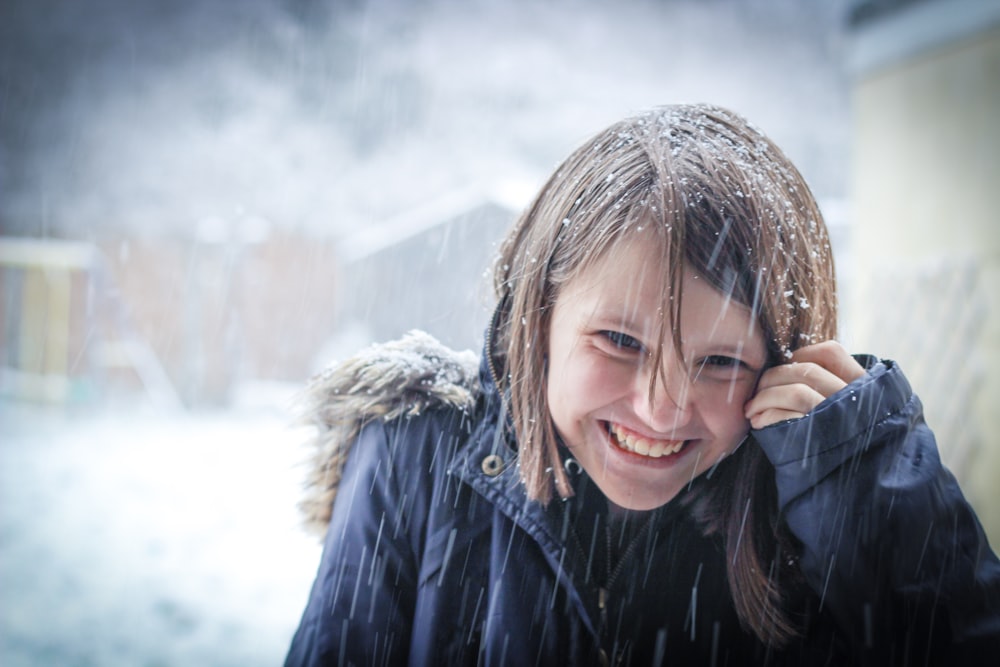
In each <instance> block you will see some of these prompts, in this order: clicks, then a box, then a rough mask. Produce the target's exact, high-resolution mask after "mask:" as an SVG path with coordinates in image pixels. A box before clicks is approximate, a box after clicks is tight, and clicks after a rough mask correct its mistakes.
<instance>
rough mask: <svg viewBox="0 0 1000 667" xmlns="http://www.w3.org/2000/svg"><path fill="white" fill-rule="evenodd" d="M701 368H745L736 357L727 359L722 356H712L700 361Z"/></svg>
mask: <svg viewBox="0 0 1000 667" xmlns="http://www.w3.org/2000/svg"><path fill="white" fill-rule="evenodd" d="M699 366H700V367H701V368H733V367H736V366H746V364H744V363H743V362H742V361H740V360H739V359H737V358H736V357H727V356H725V355H723V354H712V355H709V356H707V357H705V358H704V359H702V360H701V363H700V364H699Z"/></svg>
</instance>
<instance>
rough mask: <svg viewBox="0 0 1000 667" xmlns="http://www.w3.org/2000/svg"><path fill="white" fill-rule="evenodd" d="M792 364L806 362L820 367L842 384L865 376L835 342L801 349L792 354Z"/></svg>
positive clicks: (842, 347) (825, 342) (852, 359)
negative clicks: (838, 379)
mask: <svg viewBox="0 0 1000 667" xmlns="http://www.w3.org/2000/svg"><path fill="white" fill-rule="evenodd" d="M792 362H807V363H813V364H816V365H817V366H821V367H823V368H825V369H826V370H828V371H829V372H831V373H833V374H834V375H836V376H837V377H838V378H840V379H841V380H843V381H844V383H849V382H853V381H854V380H857V379H858V378H859V377H862V376H863V375H864V374H865V369H864V368H862V367H861V364H859V363H858V362H857V361H856V360H855V359H854V357H852V356H851V353H850V352H848V351H847V350H846V349H845V348H844V346H843V345H841V344H840V343H838V342H837V341H835V340H828V341H824V342H822V343H816V344H815V345H807V346H806V347H801V348H799V349H797V350H795V352H793V353H792Z"/></svg>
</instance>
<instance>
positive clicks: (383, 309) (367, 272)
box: [321, 193, 517, 361]
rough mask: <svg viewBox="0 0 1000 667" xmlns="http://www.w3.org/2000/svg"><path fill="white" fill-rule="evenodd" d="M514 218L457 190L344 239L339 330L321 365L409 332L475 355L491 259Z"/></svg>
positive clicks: (485, 313)
mask: <svg viewBox="0 0 1000 667" xmlns="http://www.w3.org/2000/svg"><path fill="white" fill-rule="evenodd" d="M516 215H517V213H516V211H515V207H514V206H512V205H510V204H508V203H506V202H501V201H498V200H497V199H496V198H493V197H490V196H486V195H482V194H479V193H457V194H455V195H453V196H450V197H447V198H444V199H441V200H438V201H436V202H434V203H433V204H432V205H430V206H428V207H425V208H424V209H422V210H419V211H414V212H412V213H409V214H406V215H403V216H399V217H397V218H395V219H392V220H388V221H386V222H384V223H381V224H378V225H374V226H372V227H370V228H368V229H366V230H365V231H364V232H362V233H359V234H356V235H354V236H351V237H349V238H347V239H345V240H344V241H343V242H342V244H341V255H342V264H341V266H342V274H341V278H340V281H339V284H340V286H341V291H342V294H341V296H340V299H339V303H340V305H341V307H340V311H339V315H338V318H337V320H338V322H339V323H340V326H339V328H338V331H337V335H336V337H335V339H334V340H333V341H332V342H331V347H330V349H328V350H325V351H324V355H325V356H326V357H327V358H326V359H323V360H321V361H329V360H330V359H331V358H342V357H343V356H344V355H346V354H350V353H351V352H352V351H354V349H356V348H357V347H358V346H359V345H363V344H366V343H369V342H374V341H385V340H391V339H394V338H398V337H399V336H401V335H403V334H404V333H406V332H407V331H409V330H411V329H421V330H424V331H426V332H428V333H430V334H432V335H433V336H435V337H436V338H437V339H438V340H440V341H441V342H442V343H444V344H445V345H448V346H450V347H452V348H455V349H472V350H474V351H476V352H477V353H478V351H479V348H480V346H481V345H482V336H483V331H484V328H485V326H486V323H487V321H488V319H489V315H490V310H491V308H492V303H493V296H492V286H491V282H490V279H491V275H492V265H493V260H494V258H495V257H496V254H497V251H498V249H499V244H500V241H501V240H502V238H503V236H504V234H505V233H506V231H507V229H508V227H509V226H510V225H511V224H512V223H513V221H514V219H515V217H516ZM352 348H353V349H352Z"/></svg>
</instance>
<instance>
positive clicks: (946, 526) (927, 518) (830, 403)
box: [754, 359, 1000, 665]
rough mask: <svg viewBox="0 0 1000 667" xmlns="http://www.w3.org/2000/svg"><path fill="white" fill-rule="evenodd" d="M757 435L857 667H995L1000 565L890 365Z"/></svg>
mask: <svg viewBox="0 0 1000 667" xmlns="http://www.w3.org/2000/svg"><path fill="white" fill-rule="evenodd" d="M868 365H869V370H868V373H867V375H866V376H864V377H862V378H860V379H859V380H856V381H855V382H853V383H851V384H850V385H848V386H847V387H846V388H844V389H843V390H841V391H840V392H838V393H836V394H834V395H833V396H831V397H829V398H827V399H826V400H825V401H823V403H821V404H820V405H819V406H817V407H816V409H815V410H814V411H813V412H811V413H810V414H808V415H806V416H805V417H803V418H801V419H797V420H791V421H787V422H782V423H779V424H774V425H772V426H769V427H766V428H764V429H761V430H759V431H754V437H755V439H756V440H757V441H758V442H759V443H760V445H761V446H762V447H763V449H764V451H765V453H766V454H767V456H768V458H769V459H770V461H771V463H772V464H773V465H774V468H775V480H776V484H777V488H778V497H779V505H780V510H781V512H782V515H783V517H784V519H785V520H786V521H787V524H788V526H789V527H790V528H791V530H792V532H793V533H794V534H795V535H796V537H797V538H798V539H799V540H800V541H801V543H802V554H801V561H800V563H801V567H802V571H803V574H804V575H805V576H806V578H807V580H808V581H809V584H810V586H811V587H812V588H813V589H814V590H815V591H816V593H817V594H818V595H819V597H820V600H821V604H822V605H823V606H824V607H826V608H828V609H829V610H830V611H831V612H832V614H833V616H834V617H835V618H836V619H837V621H838V624H839V626H840V629H841V632H842V633H843V634H844V635H845V636H846V637H847V640H848V642H849V643H850V644H851V646H852V647H853V652H854V653H855V655H856V656H857V658H858V663H859V664H879V665H896V664H911V663H912V664H956V665H957V664H961V665H977V664H986V663H988V664H995V662H994V661H995V660H996V657H997V655H998V654H1000V562H998V560H997V557H996V555H995V554H994V553H993V551H992V550H991V549H990V546H989V544H988V542H987V539H986V536H985V534H984V532H983V529H982V526H981V525H980V523H979V520H978V519H977V517H976V515H975V512H974V511H973V510H972V508H971V507H970V506H969V504H968V502H966V500H965V498H964V497H963V495H962V492H961V490H960V489H959V486H958V484H957V482H956V480H955V478H954V477H953V476H952V474H951V473H950V472H949V471H948V470H947V469H946V468H945V467H944V466H943V465H942V463H941V460H940V457H939V454H938V449H937V445H936V443H935V439H934V435H933V433H932V432H931V431H930V429H929V428H928V426H927V424H926V423H925V422H924V417H923V408H922V406H921V404H920V400H919V399H918V398H917V397H916V396H915V395H914V394H913V392H912V391H911V389H910V385H909V383H908V382H907V381H906V378H905V377H904V376H903V374H902V372H901V371H900V370H899V368H898V366H897V365H895V364H894V363H893V362H891V361H885V362H876V361H875V360H874V359H869V361H868Z"/></svg>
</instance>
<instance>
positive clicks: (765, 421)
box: [750, 408, 806, 429]
mask: <svg viewBox="0 0 1000 667" xmlns="http://www.w3.org/2000/svg"><path fill="white" fill-rule="evenodd" d="M805 416H806V415H805V413H803V412H795V411H793V410H779V409H777V408H772V409H769V410H764V411H763V412H761V413H759V414H756V415H754V416H753V417H750V426H751V427H753V428H755V429H762V428H764V427H766V426H770V425H771V424H777V423H778V422H783V421H788V420H789V419H799V418H801V417H805Z"/></svg>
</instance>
